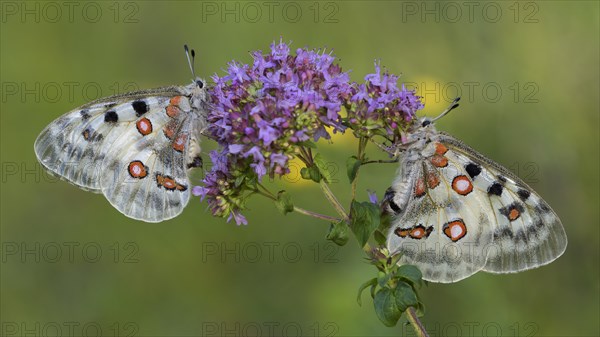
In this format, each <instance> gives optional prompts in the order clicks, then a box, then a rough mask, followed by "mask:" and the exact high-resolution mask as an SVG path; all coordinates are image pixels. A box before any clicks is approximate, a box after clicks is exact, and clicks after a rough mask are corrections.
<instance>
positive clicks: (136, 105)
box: [131, 101, 150, 117]
mask: <svg viewBox="0 0 600 337" xmlns="http://www.w3.org/2000/svg"><path fill="white" fill-rule="evenodd" d="M131 106H132V107H133V110H135V114H136V115H137V116H138V117H140V116H141V115H143V114H145V113H146V112H148V111H149V110H150V107H149V106H148V104H146V102H144V101H134V102H133V103H131Z"/></svg>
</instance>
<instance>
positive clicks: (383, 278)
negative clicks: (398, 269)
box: [377, 271, 393, 288]
mask: <svg viewBox="0 0 600 337" xmlns="http://www.w3.org/2000/svg"><path fill="white" fill-rule="evenodd" d="M392 276H393V275H392V274H388V273H385V272H382V271H380V272H379V273H377V284H379V286H380V287H382V288H383V287H385V286H386V284H387V283H388V281H389V280H390V279H391V278H392Z"/></svg>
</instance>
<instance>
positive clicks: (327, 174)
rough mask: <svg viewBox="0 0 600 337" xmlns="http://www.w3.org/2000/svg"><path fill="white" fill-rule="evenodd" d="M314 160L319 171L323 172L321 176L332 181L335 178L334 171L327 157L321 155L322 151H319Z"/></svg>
mask: <svg viewBox="0 0 600 337" xmlns="http://www.w3.org/2000/svg"><path fill="white" fill-rule="evenodd" d="M313 161H314V163H315V165H316V166H317V168H318V169H319V173H321V176H323V178H325V181H326V182H331V181H332V178H333V173H332V172H331V171H330V170H329V168H328V167H327V163H326V162H325V159H323V156H321V154H320V153H317V155H316V156H315V158H314V159H313Z"/></svg>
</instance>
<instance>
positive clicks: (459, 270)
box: [382, 99, 567, 283]
mask: <svg viewBox="0 0 600 337" xmlns="http://www.w3.org/2000/svg"><path fill="white" fill-rule="evenodd" d="M457 102H458V99H456V100H455V101H454V102H453V104H452V105H451V106H450V107H449V108H448V109H446V110H445V111H444V112H443V113H442V114H441V115H440V116H438V117H436V118H434V119H429V118H426V117H425V118H421V119H415V122H414V123H413V124H412V125H411V126H410V127H409V130H408V135H407V140H406V142H405V143H404V144H402V145H399V149H398V150H399V151H400V153H402V158H401V160H400V168H399V170H398V174H397V177H396V179H395V181H394V182H393V184H392V186H391V187H390V188H389V189H388V190H387V192H386V195H385V197H384V202H383V204H382V205H383V206H382V207H383V208H384V211H386V212H388V213H389V214H390V215H391V216H392V218H391V227H390V229H389V233H388V236H387V248H388V249H389V251H390V252H391V253H393V254H401V257H400V259H399V262H398V263H399V264H413V265H416V266H417V267H419V269H420V270H421V272H422V273H423V279H424V280H427V281H431V282H441V283H451V282H456V281H459V280H462V279H464V278H466V277H468V276H471V275H473V274H474V273H476V272H478V271H485V272H490V273H514V272H519V271H523V270H527V269H532V268H536V267H539V266H542V265H545V264H548V263H550V262H552V261H554V260H555V259H556V258H558V257H559V256H560V255H561V254H562V253H563V252H564V251H565V249H566V246H567V236H566V234H565V231H564V228H563V226H562V224H561V221H560V219H559V218H558V216H557V215H556V213H555V212H554V211H553V210H552V209H551V208H550V206H548V204H547V203H546V202H545V201H544V200H543V199H542V198H541V197H540V196H539V195H538V194H537V193H536V192H535V191H533V190H532V189H531V187H529V186H527V184H525V182H523V180H521V179H519V177H517V176H516V175H514V174H513V173H512V172H510V171H509V170H507V169H506V168H504V167H503V166H501V165H499V164H497V163H495V162H494V161H492V160H490V159H488V158H486V157H485V156H483V155H482V154H480V153H479V152H477V151H475V150H474V149H472V148H471V147H469V146H467V145H465V144H464V143H463V142H461V141H460V140H458V139H456V138H454V137H452V136H451V135H449V134H447V133H444V132H439V131H437V130H436V129H435V127H434V122H435V121H436V120H437V119H439V118H441V117H442V116H444V115H445V114H447V113H448V112H449V111H450V110H452V109H454V108H455V107H457V106H458V103H457Z"/></svg>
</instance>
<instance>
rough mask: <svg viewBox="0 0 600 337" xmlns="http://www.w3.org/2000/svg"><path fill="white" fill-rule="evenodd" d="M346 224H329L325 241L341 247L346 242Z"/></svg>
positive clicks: (347, 237)
mask: <svg viewBox="0 0 600 337" xmlns="http://www.w3.org/2000/svg"><path fill="white" fill-rule="evenodd" d="M348 239H349V236H348V224H346V222H345V221H344V220H341V221H340V222H337V223H331V226H330V227H329V233H327V240H331V241H333V242H334V243H335V244H336V245H338V246H343V245H345V244H346V243H347V242H348Z"/></svg>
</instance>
